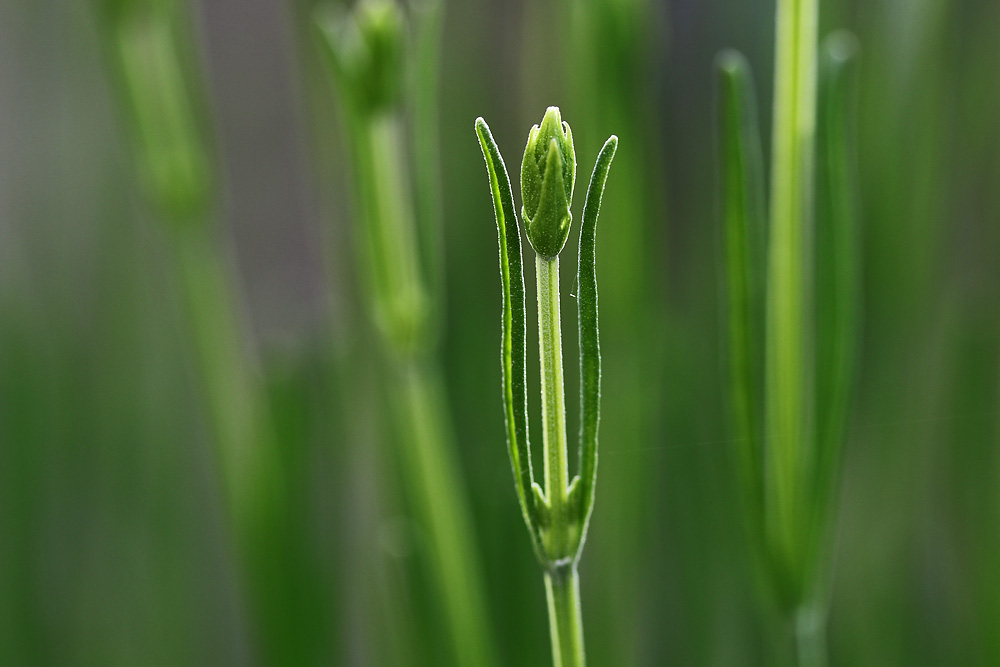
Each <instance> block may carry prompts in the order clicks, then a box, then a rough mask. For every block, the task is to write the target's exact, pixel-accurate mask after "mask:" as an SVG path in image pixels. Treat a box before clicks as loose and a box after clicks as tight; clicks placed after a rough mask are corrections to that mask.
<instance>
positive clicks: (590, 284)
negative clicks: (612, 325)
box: [576, 135, 618, 542]
mask: <svg viewBox="0 0 1000 667" xmlns="http://www.w3.org/2000/svg"><path fill="white" fill-rule="evenodd" d="M617 149H618V137H616V136H614V135H612V136H611V137H610V138H609V139H608V140H607V142H605V144H604V148H602V149H601V152H600V153H599V154H598V156H597V164H595V165H594V172H593V174H591V176H590V185H589V186H588V187H587V200H586V202H585V203H584V205H583V217H582V222H581V227H580V253H579V257H578V262H579V263H578V269H577V278H576V279H577V285H578V289H579V293H578V295H577V313H578V316H577V324H578V326H579V334H580V479H581V482H580V486H579V487H578V488H579V489H580V494H581V496H580V505H579V508H580V515H579V516H580V521H581V527H582V530H581V534H580V539H581V542H582V540H583V539H585V538H586V534H587V523H588V522H589V521H590V515H591V513H592V512H593V509H594V487H595V485H596V482H597V428H598V424H599V422H600V410H601V346H600V340H599V332H598V323H597V255H596V245H597V216H598V215H599V214H600V212H601V198H602V197H603V195H604V184H605V182H606V181H607V179H608V170H609V169H610V168H611V161H612V160H613V159H614V157H615V151H616V150H617Z"/></svg>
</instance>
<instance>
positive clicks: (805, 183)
mask: <svg viewBox="0 0 1000 667" xmlns="http://www.w3.org/2000/svg"><path fill="white" fill-rule="evenodd" d="M817 15H818V2H817V0H778V8H777V37H776V42H777V46H776V54H775V99H774V124H773V146H772V151H773V154H772V161H771V169H772V175H771V200H770V207H771V210H770V214H771V221H770V229H769V234H770V236H769V251H768V283H767V309H766V330H765V336H766V350H767V351H766V358H765V385H766V395H767V401H766V405H765V408H764V411H765V432H764V433H765V456H764V465H765V485H764V489H765V512H766V516H767V529H766V530H767V534H768V540H769V543H770V544H771V545H772V549H773V553H772V557H773V558H774V559H775V564H776V567H777V568H778V576H779V578H780V579H781V580H782V583H781V584H779V586H780V589H781V590H779V591H778V594H779V598H780V600H781V604H782V605H783V606H792V607H793V606H795V605H796V604H798V599H797V598H799V597H800V596H801V585H802V577H803V569H804V556H805V554H804V553H803V550H804V549H803V547H804V540H803V526H804V519H805V515H804V513H803V511H804V509H805V506H806V505H805V503H806V489H805V487H804V484H805V480H806V471H807V470H809V469H810V466H811V464H812V462H811V460H810V459H811V456H812V453H811V449H812V436H811V425H810V421H811V419H812V415H811V414H810V413H811V405H812V400H813V399H812V396H813V390H812V370H811V368H810V367H809V363H808V359H809V358H810V352H811V350H810V349H808V348H809V343H808V341H809V340H810V338H809V337H810V335H811V332H810V330H809V328H808V326H807V321H808V319H809V317H810V312H809V306H808V301H807V299H806V287H807V285H810V284H811V280H810V277H809V276H810V273H811V270H812V267H811V266H810V261H809V259H808V258H809V257H810V256H811V254H810V253H809V251H808V248H809V247H810V245H809V243H810V241H811V240H812V239H811V226H812V202H813V162H814V158H813V151H814V143H815V132H816V30H817V26H816V24H817Z"/></svg>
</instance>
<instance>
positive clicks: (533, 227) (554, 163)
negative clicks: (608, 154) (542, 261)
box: [521, 107, 576, 259]
mask: <svg viewBox="0 0 1000 667" xmlns="http://www.w3.org/2000/svg"><path fill="white" fill-rule="evenodd" d="M575 183H576V153H575V152H574V150H573V132H572V131H571V130H570V129H569V124H568V123H565V122H564V121H563V120H562V118H561V117H560V115H559V107H549V108H548V109H547V110H546V111H545V117H544V118H542V124H541V126H538V125H535V126H534V127H532V128H531V131H530V132H528V145H527V146H525V148H524V160H523V161H522V162H521V200H522V204H523V208H522V209H521V216H522V217H523V218H524V224H525V227H526V228H527V234H528V241H529V242H530V243H531V247H532V248H534V249H535V252H537V253H538V254H539V255H541V256H542V257H544V258H546V259H552V258H553V257H555V256H556V255H558V254H559V253H560V251H562V249H563V246H565V245H566V239H567V238H568V237H569V226H570V222H572V220H573V214H572V213H571V212H570V204H572V202H573V186H574V184H575Z"/></svg>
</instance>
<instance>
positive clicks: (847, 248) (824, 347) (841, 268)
mask: <svg viewBox="0 0 1000 667" xmlns="http://www.w3.org/2000/svg"><path fill="white" fill-rule="evenodd" d="M857 57H858V42H857V39H856V38H855V37H854V36H853V35H852V34H850V33H847V32H837V33H833V34H832V35H830V36H829V37H827V38H826V39H825V40H824V41H823V46H822V50H821V54H820V58H821V61H820V98H819V101H820V106H819V119H818V137H817V139H818V147H817V148H818V151H817V156H818V161H817V168H818V169H817V172H818V182H817V186H818V187H817V195H818V197H817V203H818V207H817V213H818V215H817V218H816V222H817V225H816V248H817V252H816V303H817V310H816V325H817V326H816V341H817V347H816V353H817V359H816V361H817V363H816V382H817V385H816V394H817V395H816V399H817V405H816V414H817V418H818V432H817V435H818V444H819V451H818V458H817V468H816V475H817V479H816V484H817V487H816V488H817V494H818V496H819V497H818V498H817V502H816V509H817V512H818V513H819V517H818V518H819V519H821V521H820V522H818V523H820V524H821V523H822V519H823V517H824V514H825V513H826V512H827V511H828V507H827V506H828V504H829V500H828V497H829V494H830V492H831V486H832V484H833V482H834V479H835V477H836V470H837V468H838V462H839V460H840V451H841V449H842V447H843V439H844V431H845V427H846V418H847V408H848V399H849V396H850V387H851V384H852V381H853V376H854V369H855V356H856V347H857V346H856V340H857V333H858V324H859V313H860V304H859V302H860V297H859V288H858V280H859V273H860V264H861V262H860V256H859V255H860V244H859V239H858V206H857V197H856V185H855V178H856V175H855V154H854V113H853V106H854V103H855V90H854V86H855V69H856V62H857Z"/></svg>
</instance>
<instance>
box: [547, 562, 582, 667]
mask: <svg viewBox="0 0 1000 667" xmlns="http://www.w3.org/2000/svg"><path fill="white" fill-rule="evenodd" d="M545 596H546V598H548V603H549V636H550V637H551V639H552V664H553V665H554V667H583V666H584V665H586V664H587V659H586V656H585V654H584V650H583V618H582V617H581V615H580V575H579V574H578V573H577V571H576V565H575V564H572V565H568V566H565V567H557V568H555V569H553V570H550V571H548V572H546V573H545Z"/></svg>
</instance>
